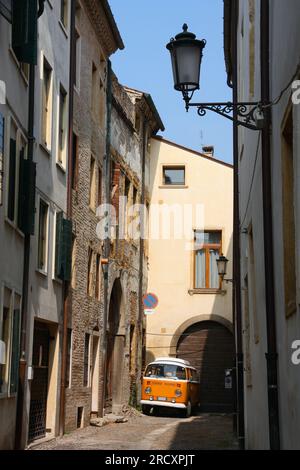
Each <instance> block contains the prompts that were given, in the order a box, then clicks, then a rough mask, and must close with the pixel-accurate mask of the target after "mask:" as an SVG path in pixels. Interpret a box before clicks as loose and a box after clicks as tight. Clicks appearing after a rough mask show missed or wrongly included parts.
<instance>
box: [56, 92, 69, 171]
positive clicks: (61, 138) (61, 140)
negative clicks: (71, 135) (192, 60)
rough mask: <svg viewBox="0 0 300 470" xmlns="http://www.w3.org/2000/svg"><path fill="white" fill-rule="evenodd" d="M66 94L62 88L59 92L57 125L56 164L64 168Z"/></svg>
mask: <svg viewBox="0 0 300 470" xmlns="http://www.w3.org/2000/svg"><path fill="white" fill-rule="evenodd" d="M67 122H68V116H67V93H66V91H65V90H64V88H63V87H62V86H60V90H59V124H58V132H59V135H58V162H59V163H60V164H61V165H63V167H66V154H67Z"/></svg>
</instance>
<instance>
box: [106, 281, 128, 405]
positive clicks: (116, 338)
mask: <svg viewBox="0 0 300 470" xmlns="http://www.w3.org/2000/svg"><path fill="white" fill-rule="evenodd" d="M124 348H125V312H124V301H123V293H122V286H121V281H120V279H119V278H118V279H116V280H115V282H114V285H113V288H112V291H111V296H110V303H109V314H108V323H107V358H106V380H105V411H106V412H110V411H113V412H118V411H119V409H120V407H121V406H122V398H123V393H122V390H123V386H122V383H123V365H124Z"/></svg>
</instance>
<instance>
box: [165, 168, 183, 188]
mask: <svg viewBox="0 0 300 470" xmlns="http://www.w3.org/2000/svg"><path fill="white" fill-rule="evenodd" d="M165 170H183V171H184V181H183V183H166V179H165ZM162 186H163V187H165V188H185V187H186V165H185V164H167V163H166V164H163V165H162Z"/></svg>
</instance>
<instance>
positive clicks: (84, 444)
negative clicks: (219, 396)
mask: <svg viewBox="0 0 300 470" xmlns="http://www.w3.org/2000/svg"><path fill="white" fill-rule="evenodd" d="M237 448H238V446H237V442H236V440H235V438H234V434H233V420H232V415H229V414H228V415H226V414H197V415H196V416H192V417H190V418H187V419H185V418H181V417H180V416H178V415H174V414H171V413H164V414H162V413H160V415H159V416H145V415H142V414H139V413H138V412H136V413H134V415H133V416H130V417H128V421H127V422H123V423H112V424H107V425H106V426H102V427H100V428H99V427H95V426H89V427H87V428H83V429H79V430H77V431H73V432H72V433H70V434H66V435H65V436H64V437H62V438H56V439H52V440H51V441H48V442H45V443H43V444H39V445H35V446H33V447H31V450H121V451H126V450H148V451H149V450H172V451H173V450H186V449H188V450H202V449H206V450H217V449H218V450H234V449H237Z"/></svg>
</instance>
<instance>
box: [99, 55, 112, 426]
mask: <svg viewBox="0 0 300 470" xmlns="http://www.w3.org/2000/svg"><path fill="white" fill-rule="evenodd" d="M111 111H112V70H111V62H110V60H109V59H108V60H107V92H106V150H105V156H104V181H105V204H106V221H107V225H106V229H105V230H106V238H105V240H104V258H103V263H102V266H103V326H102V363H101V367H100V384H101V388H100V403H99V415H100V417H103V414H104V405H105V387H106V357H107V322H108V310H109V300H108V281H109V279H108V274H109V256H110V211H109V204H110V202H111V201H110V199H111V197H110V191H111V171H110V162H111V157H110V153H111V152H110V146H111Z"/></svg>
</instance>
